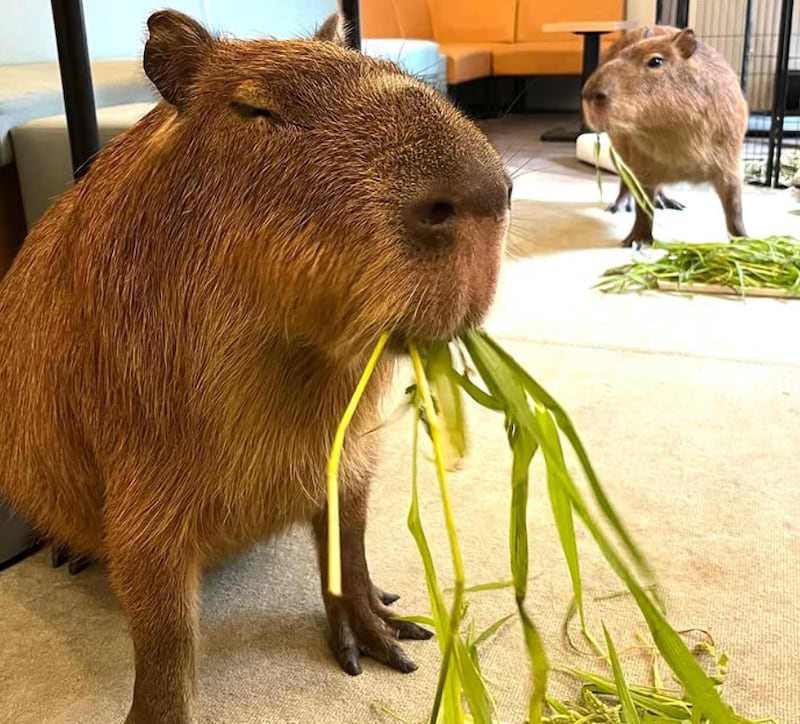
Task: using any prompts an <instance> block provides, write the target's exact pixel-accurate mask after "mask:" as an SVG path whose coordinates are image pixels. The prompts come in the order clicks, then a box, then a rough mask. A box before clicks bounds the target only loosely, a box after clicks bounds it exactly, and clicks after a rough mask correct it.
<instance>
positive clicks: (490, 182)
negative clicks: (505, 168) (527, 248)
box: [405, 172, 512, 245]
mask: <svg viewBox="0 0 800 724" xmlns="http://www.w3.org/2000/svg"><path fill="white" fill-rule="evenodd" d="M437 186H438V185H437ZM511 189H512V183H511V179H510V178H509V176H508V174H507V173H505V172H503V173H502V174H498V175H494V174H489V175H484V176H482V177H481V178H480V179H475V180H474V181H473V182H472V183H469V182H465V183H454V184H452V185H448V186H438V187H437V188H435V189H432V190H431V191H428V192H427V193H426V194H424V195H423V196H421V197H420V198H417V199H415V200H413V201H411V202H410V203H408V205H407V206H406V208H405V221H406V225H407V227H408V229H409V231H410V232H411V233H412V235H413V237H414V238H415V239H417V240H418V241H420V242H421V243H423V244H426V245H441V244H442V243H443V242H445V241H448V240H451V238H452V233H451V232H453V231H454V230H455V227H456V226H457V225H458V224H459V222H460V221H462V220H465V219H469V218H472V219H498V218H501V217H502V216H503V215H504V214H505V213H506V211H507V210H508V208H509V206H510V204H511Z"/></svg>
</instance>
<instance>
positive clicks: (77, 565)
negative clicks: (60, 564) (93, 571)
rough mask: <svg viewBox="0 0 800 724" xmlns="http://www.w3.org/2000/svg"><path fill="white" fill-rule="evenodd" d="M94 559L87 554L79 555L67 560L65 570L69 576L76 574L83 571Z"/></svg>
mask: <svg viewBox="0 0 800 724" xmlns="http://www.w3.org/2000/svg"><path fill="white" fill-rule="evenodd" d="M92 563H94V561H93V560H92V559H91V558H89V557H87V556H80V557H79V558H75V559H74V560H72V561H70V562H69V565H68V566H67V570H68V571H69V574H70V575H71V576H77V575H78V574H79V573H80V572H81V571H85V570H86V569H87V568H88V567H89V566H91V565H92Z"/></svg>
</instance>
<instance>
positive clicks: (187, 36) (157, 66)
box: [144, 10, 214, 109]
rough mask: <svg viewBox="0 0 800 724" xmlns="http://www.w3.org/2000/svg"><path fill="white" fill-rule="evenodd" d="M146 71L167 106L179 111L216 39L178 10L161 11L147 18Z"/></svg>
mask: <svg viewBox="0 0 800 724" xmlns="http://www.w3.org/2000/svg"><path fill="white" fill-rule="evenodd" d="M147 29H148V31H149V33H150V34H149V36H148V38H147V42H146V43H145V46H144V72H145V73H146V74H147V77H148V78H149V79H150V80H151V81H153V84H154V85H155V87H156V88H158V91H159V93H161V95H162V97H163V98H164V100H165V101H167V102H168V103H171V104H172V105H173V106H175V107H176V108H178V109H181V108H183V107H184V106H185V105H186V102H187V100H188V91H189V87H190V86H191V84H192V82H193V81H194V77H195V75H196V74H197V70H198V69H199V68H200V65H201V64H202V63H203V60H204V59H205V58H206V56H207V55H208V53H209V52H210V51H211V49H212V48H213V46H214V39H213V38H212V37H211V35H210V34H209V33H208V31H207V30H206V29H205V28H204V27H203V26H202V25H200V23H198V22H197V21H196V20H193V19H192V18H190V17H188V16H187V15H184V14H183V13H179V12H177V11H175V10H160V11H159V12H156V13H153V14H152V15H151V16H150V17H149V18H148V19H147Z"/></svg>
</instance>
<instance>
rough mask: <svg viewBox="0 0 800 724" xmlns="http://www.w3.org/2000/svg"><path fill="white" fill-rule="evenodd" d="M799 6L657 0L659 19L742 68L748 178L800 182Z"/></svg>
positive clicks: (784, 0) (780, 1)
mask: <svg viewBox="0 0 800 724" xmlns="http://www.w3.org/2000/svg"><path fill="white" fill-rule="evenodd" d="M798 11H800V4H798V5H797V6H796V4H795V2H794V0H691V12H690V7H689V0H659V2H658V3H657V19H658V21H659V22H663V23H667V24H672V25H677V26H679V27H685V26H686V25H687V24H689V23H690V22H691V24H692V26H693V27H694V28H695V30H696V31H697V33H698V35H699V36H700V37H701V38H702V39H703V40H705V41H706V42H708V43H709V44H711V45H712V46H714V47H715V48H716V49H717V50H719V51H720V52H721V53H722V54H723V55H724V56H725V58H726V59H727V60H728V62H730V63H731V65H732V66H733V67H734V68H735V69H736V70H737V72H739V73H740V77H741V83H742V90H743V91H744V93H745V97H746V98H747V102H748V105H749V107H750V119H749V125H748V132H747V137H746V139H745V148H744V154H743V155H744V158H743V162H744V172H745V179H746V180H747V181H748V182H749V183H752V184H759V185H764V186H773V187H777V186H789V185H795V184H797V185H800V39H799V38H798V32H797V30H798V21H799V20H800V14H799V13H798Z"/></svg>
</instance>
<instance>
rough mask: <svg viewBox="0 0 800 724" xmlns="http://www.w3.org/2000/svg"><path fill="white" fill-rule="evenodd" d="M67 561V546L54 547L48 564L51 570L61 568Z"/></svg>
mask: <svg viewBox="0 0 800 724" xmlns="http://www.w3.org/2000/svg"><path fill="white" fill-rule="evenodd" d="M68 560H69V548H67V546H59V545H54V546H53V549H52V551H51V554H50V563H51V565H52V566H53V568H61V566H63V565H64V564H65V563H66V562H67V561H68Z"/></svg>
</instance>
